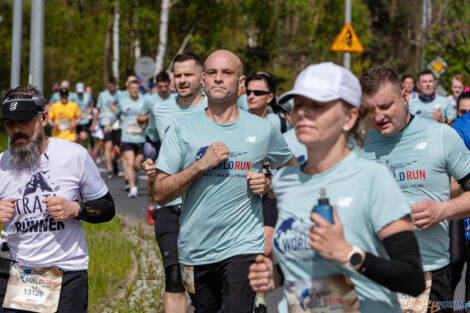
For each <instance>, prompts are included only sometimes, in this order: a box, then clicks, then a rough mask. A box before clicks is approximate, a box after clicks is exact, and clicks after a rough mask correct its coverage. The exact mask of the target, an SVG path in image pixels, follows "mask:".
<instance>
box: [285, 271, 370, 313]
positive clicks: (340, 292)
mask: <svg viewBox="0 0 470 313" xmlns="http://www.w3.org/2000/svg"><path fill="white" fill-rule="evenodd" d="M285 291H286V299H287V305H288V306H289V312H309V313H340V312H348V313H360V312H361V309H360V307H359V299H358V297H357V293H356V291H355V290H354V285H353V284H352V283H351V281H350V280H349V279H348V278H346V276H344V275H333V276H326V277H317V278H313V279H310V278H309V279H303V280H298V281H288V282H286V283H285Z"/></svg>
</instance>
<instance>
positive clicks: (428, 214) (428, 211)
mask: <svg viewBox="0 0 470 313" xmlns="http://www.w3.org/2000/svg"><path fill="white" fill-rule="evenodd" d="M411 213H412V214H413V218H414V224H415V226H416V227H418V228H419V229H428V228H430V227H432V226H434V225H436V224H437V223H440V222H441V221H443V220H445V219H446V218H447V217H446V215H445V209H444V204H443V203H442V202H438V201H432V200H428V199H426V200H421V201H419V202H416V203H415V204H413V205H412V206H411Z"/></svg>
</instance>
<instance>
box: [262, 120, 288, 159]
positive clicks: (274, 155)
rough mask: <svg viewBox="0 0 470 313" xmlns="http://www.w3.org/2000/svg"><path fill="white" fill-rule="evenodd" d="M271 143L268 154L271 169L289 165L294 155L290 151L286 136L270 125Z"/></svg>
mask: <svg viewBox="0 0 470 313" xmlns="http://www.w3.org/2000/svg"><path fill="white" fill-rule="evenodd" d="M269 126H270V128H269V131H270V133H269V143H268V151H267V153H266V156H267V159H268V160H269V164H270V166H271V168H279V167H281V166H282V165H284V164H285V163H287V162H288V161H289V160H290V159H292V157H293V156H294V154H293V153H292V151H291V150H290V149H289V146H288V145H287V143H286V141H285V139H284V136H283V135H282V134H281V132H280V131H277V130H276V129H275V128H274V127H273V126H272V125H271V123H269Z"/></svg>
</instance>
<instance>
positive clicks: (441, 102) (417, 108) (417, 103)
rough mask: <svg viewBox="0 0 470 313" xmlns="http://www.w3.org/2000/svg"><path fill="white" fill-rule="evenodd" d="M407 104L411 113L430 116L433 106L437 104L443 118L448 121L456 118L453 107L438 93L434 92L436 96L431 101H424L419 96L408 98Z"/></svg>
mask: <svg viewBox="0 0 470 313" xmlns="http://www.w3.org/2000/svg"><path fill="white" fill-rule="evenodd" d="M408 106H409V111H410V113H411V114H414V115H417V116H421V117H427V118H431V115H432V111H433V110H434V107H437V106H439V107H440V109H441V111H442V116H444V118H446V119H448V120H449V121H453V120H455V119H456V118H457V111H456V110H455V109H454V107H453V106H452V104H451V103H450V101H449V99H447V98H446V97H443V96H440V95H438V94H436V98H435V99H434V100H433V101H431V102H428V103H424V102H423V101H421V100H420V99H419V97H416V98H413V99H410V102H409V105H408Z"/></svg>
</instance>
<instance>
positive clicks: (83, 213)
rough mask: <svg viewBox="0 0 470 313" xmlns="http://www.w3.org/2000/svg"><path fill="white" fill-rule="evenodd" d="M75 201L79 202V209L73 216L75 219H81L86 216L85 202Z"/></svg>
mask: <svg viewBox="0 0 470 313" xmlns="http://www.w3.org/2000/svg"><path fill="white" fill-rule="evenodd" d="M77 202H78V204H80V210H79V211H78V214H77V216H76V217H75V219H77V220H79V221H83V220H85V219H86V218H87V217H88V213H87V208H86V203H83V202H81V201H77Z"/></svg>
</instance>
